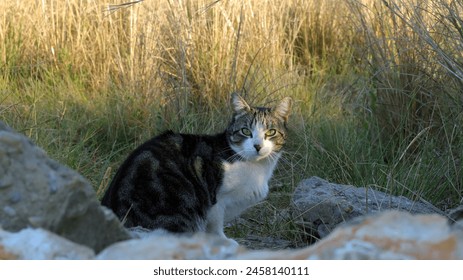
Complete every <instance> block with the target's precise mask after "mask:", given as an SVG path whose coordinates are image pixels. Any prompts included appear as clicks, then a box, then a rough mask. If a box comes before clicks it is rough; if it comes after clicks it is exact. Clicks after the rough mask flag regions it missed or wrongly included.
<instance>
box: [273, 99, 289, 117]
mask: <svg viewBox="0 0 463 280" xmlns="http://www.w3.org/2000/svg"><path fill="white" fill-rule="evenodd" d="M292 105H293V100H292V99H291V97H285V98H283V99H282V100H281V101H280V102H279V103H278V104H277V105H276V106H275V108H274V112H275V115H276V116H277V117H280V118H282V119H283V120H284V121H285V122H286V121H288V117H289V113H290V112H291V107H292Z"/></svg>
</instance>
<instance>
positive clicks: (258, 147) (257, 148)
mask: <svg viewBox="0 0 463 280" xmlns="http://www.w3.org/2000/svg"><path fill="white" fill-rule="evenodd" d="M254 148H255V149H256V151H257V152H259V151H260V149H262V146H261V145H259V144H256V145H254Z"/></svg>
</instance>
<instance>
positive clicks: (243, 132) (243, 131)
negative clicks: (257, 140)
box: [241, 127, 252, 137]
mask: <svg viewBox="0 0 463 280" xmlns="http://www.w3.org/2000/svg"><path fill="white" fill-rule="evenodd" d="M241 133H242V134H243V135H244V136H248V137H249V136H251V135H252V132H251V131H250V130H249V129H248V128H246V127H243V128H242V129H241Z"/></svg>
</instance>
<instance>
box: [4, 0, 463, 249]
mask: <svg viewBox="0 0 463 280" xmlns="http://www.w3.org/2000/svg"><path fill="white" fill-rule="evenodd" d="M113 2H114V3H112V4H113V5H110V4H107V2H106V1H100V0H21V1H1V2H0V11H1V12H0V13H1V14H2V17H1V18H0V119H1V120H2V121H4V122H6V123H7V124H8V125H10V126H12V127H13V128H15V129H16V130H18V131H20V132H22V133H24V134H26V135H27V136H29V137H30V138H31V139H32V140H33V141H34V142H36V143H37V144H38V145H39V146H41V147H43V148H44V149H45V150H46V151H47V152H48V153H49V155H50V156H51V157H52V158H55V159H56V160H58V161H60V162H62V163H65V164H67V165H68V166H70V167H71V168H74V169H76V170H78V171H79V172H81V173H82V174H83V175H84V176H86V177H87V178H88V179H89V180H90V181H91V183H92V184H93V185H94V186H95V189H96V190H98V191H99V193H98V195H101V193H102V190H104V188H105V187H106V186H107V184H108V182H109V181H110V179H111V177H112V176H113V174H114V172H115V170H116V169H117V167H118V164H120V162H121V161H122V160H123V159H124V158H125V156H126V155H127V154H128V153H129V152H130V151H131V150H132V149H134V147H136V146H137V145H139V144H140V143H142V142H143V141H145V140H146V139H148V138H150V137H152V136H153V135H155V134H157V133H159V132H161V131H163V130H165V129H173V130H175V131H180V132H184V133H214V132H219V131H222V130H223V129H224V128H225V126H226V123H227V122H228V120H229V118H230V109H229V106H228V100H229V96H230V92H232V91H239V92H241V94H242V95H243V96H244V97H245V98H246V99H247V100H248V101H249V102H250V103H252V104H259V105H266V104H272V102H274V101H275V100H278V99H279V98H280V97H282V96H291V97H292V98H293V99H294V100H295V108H294V111H293V114H292V117H291V120H290V129H291V136H290V138H289V143H288V147H287V149H286V153H285V155H284V158H283V160H282V161H281V162H280V165H279V168H278V170H277V172H276V174H275V178H274V180H273V182H272V186H273V187H274V191H273V192H272V193H271V195H270V198H269V200H267V201H266V202H264V203H263V204H262V205H260V208H257V209H260V210H256V213H254V214H251V216H250V218H249V220H252V219H253V218H252V217H253V215H254V217H258V218H255V219H254V222H256V223H259V225H260V226H259V227H251V226H248V227H247V226H245V225H241V226H240V225H236V226H234V227H231V228H229V229H228V231H229V235H231V236H238V237H239V236H244V235H247V234H250V233H253V234H257V235H262V236H273V237H277V238H285V239H291V240H298V242H302V243H304V242H309V241H308V238H307V236H306V235H307V234H306V233H305V232H303V231H302V230H301V229H300V228H299V227H297V225H295V224H293V223H292V222H291V219H289V218H288V219H287V220H284V219H283V222H281V219H280V220H279V221H280V222H278V223H275V222H274V220H272V217H275V216H278V215H281V214H282V213H283V212H284V211H285V209H286V208H287V207H288V205H289V203H290V199H291V194H292V192H293V190H294V188H295V187H296V186H297V184H298V182H299V181H300V180H301V179H302V178H306V177H309V176H319V177H322V178H325V179H327V180H330V181H334V182H337V183H343V184H352V185H356V186H370V187H373V188H375V189H378V190H381V191H384V192H387V193H390V194H392V195H404V196H407V197H409V198H411V199H421V200H423V199H424V200H426V201H429V202H431V203H433V204H434V205H436V206H437V207H439V208H440V209H442V210H446V209H448V208H450V207H453V206H455V205H457V204H458V203H459V202H460V200H461V199H462V196H463V194H462V190H463V174H462V162H461V160H462V157H463V139H462V137H463V132H462V120H463V115H462V108H463V92H462V91H463V1H462V0H455V1H452V0H433V1H429V0H423V1H420V0H402V1H399V0H389V1H387V0H383V1H381V0H345V1H339V0H273V1H269V0H218V1H214V0H196V1H195V0H145V1H135V2H132V3H124V1H123V0H113ZM262 211H264V212H265V213H266V214H262ZM257 212H258V213H257ZM272 215H273V216H272ZM268 217H270V218H268Z"/></svg>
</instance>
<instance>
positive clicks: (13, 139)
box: [0, 122, 129, 252]
mask: <svg viewBox="0 0 463 280" xmlns="http://www.w3.org/2000/svg"><path fill="white" fill-rule="evenodd" d="M0 226H1V227H2V228H3V229H4V230H7V231H13V232H14V231H19V230H21V229H24V228H27V227H33V228H44V229H47V230H49V231H51V232H54V233H55V234H58V235H60V236H62V237H65V238H67V239H69V240H71V241H73V242H76V243H79V244H83V245H86V246H88V247H90V248H92V249H94V250H95V251H96V252H99V251H100V250H102V249H103V248H105V247H106V246H108V245H110V244H112V243H114V242H117V241H121V240H125V239H128V238H129V234H128V233H127V232H126V230H125V229H124V228H123V227H122V226H121V225H120V223H119V221H118V219H117V218H116V216H115V215H114V214H113V213H112V212H111V211H109V210H108V209H106V208H103V207H101V206H100V203H99V201H98V200H97V198H96V196H95V192H94V190H93V188H92V187H91V186H90V184H89V183H88V182H87V181H86V180H85V179H84V178H83V177H82V176H81V175H79V174H78V173H77V172H75V171H73V170H71V169H69V168H67V167H65V166H62V165H60V164H58V163H57V162H56V161H54V160H51V159H50V158H48V157H47V155H46V154H45V152H44V151H43V150H42V149H40V148H38V147H37V146H35V145H34V144H33V143H32V142H31V141H30V140H29V139H28V138H26V137H25V136H23V135H20V134H18V133H15V132H13V131H12V130H11V129H10V128H7V127H6V125H4V124H2V123H1V122H0Z"/></svg>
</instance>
